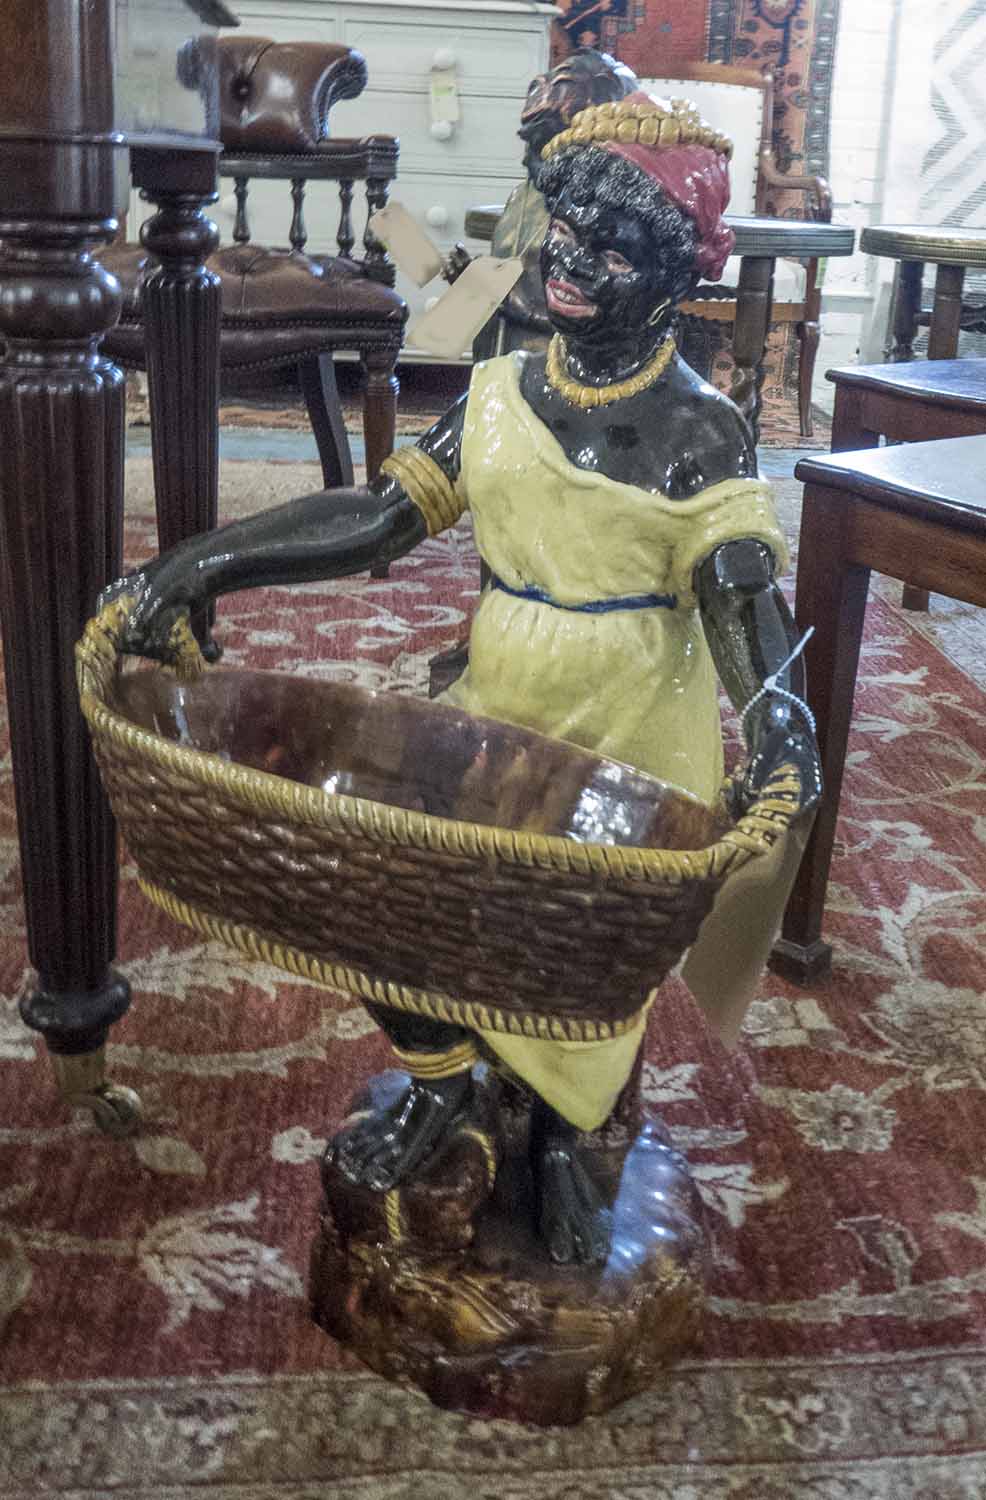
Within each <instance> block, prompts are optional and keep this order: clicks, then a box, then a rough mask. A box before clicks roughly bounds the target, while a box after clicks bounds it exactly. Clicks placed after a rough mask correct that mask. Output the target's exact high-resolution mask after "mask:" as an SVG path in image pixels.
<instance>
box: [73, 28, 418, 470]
mask: <svg viewBox="0 0 986 1500" xmlns="http://www.w3.org/2000/svg"><path fill="white" fill-rule="evenodd" d="M217 46H218V52H219V68H220V107H221V119H220V139H221V140H222V143H223V154H222V156H221V157H220V161H219V171H220V174H221V175H222V176H225V177H232V178H233V179H234V182H235V187H236V199H237V208H238V211H237V217H236V225H235V227H234V231H233V238H234V241H235V243H234V244H233V245H229V246H224V247H223V248H221V249H219V250H217V251H216V252H215V253H214V254H213V255H211V256H210V257H209V260H208V262H207V264H208V268H209V270H210V271H212V272H213V273H214V274H215V275H216V276H217V277H218V278H219V282H220V288H221V295H222V314H221V325H220V379H221V387H222V390H223V391H225V392H227V393H228V392H229V391H230V390H232V389H236V390H237V391H242V390H244V389H245V388H250V389H255V388H260V387H263V385H264V384H268V383H269V382H270V378H271V376H277V374H278V372H281V371H283V370H284V368H285V367H286V366H292V365H294V366H296V367H297V370H298V375H299V379H300V384H301V389H302V392H303V394H304V397H305V401H306V404H307V407H308V414H309V417H310V419H311V423H312V428H313V431H314V435H315V440H316V442H317V445H318V451H319V457H320V459H321V463H322V472H323V475H324V478H325V484H326V486H331V485H336V484H348V483H351V482H352V472H353V471H352V460H351V457H350V453H349V443H348V439H347V437H346V431H345V424H344V422H343V418H342V411H341V407H340V404H339V398H338V394H337V391H336V384H335V372H334V366H333V356H334V354H335V353H336V352H337V351H340V350H342V351H347V352H352V353H355V354H356V355H357V357H358V359H359V361H360V364H361V366H362V369H363V373H364V393H363V422H364V437H365V442H366V463H367V472H368V474H369V475H370V476H371V477H372V476H373V475H374V474H375V473H376V472H377V471H378V470H379V467H380V464H381V463H382V462H383V460H384V458H386V456H387V454H388V453H390V452H391V450H392V448H393V442H394V427H395V418H396V407H397V392H398V385H397V379H396V377H395V374H394V367H395V364H396V362H397V357H398V354H399V352H400V348H401V343H402V340H403V334H404V325H405V322H406V319H407V307H406V305H405V303H404V301H403V299H402V298H401V297H399V296H398V295H397V293H396V292H395V291H394V290H393V282H394V268H393V266H392V264H391V262H390V261H389V259H388V257H387V254H386V251H385V250H384V248H383V246H382V245H381V244H380V243H379V241H377V240H376V239H375V237H374V236H373V235H372V233H371V232H370V231H369V229H367V230H366V232H365V233H364V235H363V253H362V255H361V256H360V257H357V256H355V255H354V253H353V251H354V246H355V243H356V237H355V233H354V230H353V218H352V202H353V192H354V185H355V183H356V182H364V183H365V184H366V200H367V218H369V215H370V214H371V213H372V212H373V211H374V210H375V209H377V208H379V207H382V206H383V205H384V204H385V203H386V201H387V194H388V189H389V184H390V183H391V182H392V181H393V179H394V177H395V176H396V173H397V156H398V142H397V141H396V140H395V139H394V138H393V137H392V136H384V135H380V136H367V137H365V138H363V139H361V140H342V139H338V140H336V139H329V134H328V130H329V111H330V109H331V107H332V105H333V104H334V103H335V101H336V100H337V99H351V98H354V97H355V96H356V95H357V94H359V93H360V92H361V91H362V89H363V88H364V86H365V84H366V63H365V61H364V59H363V57H362V56H361V55H360V53H358V52H355V51H353V50H352V49H351V48H349V47H343V46H330V45H323V44H322V43H318V42H295V43H283V42H272V41H269V40H267V39H266V38H263V37H245V36H239V35H237V36H231V37H222V38H220V39H219V41H218V43H217ZM251 178H277V179H283V180H285V181H288V182H290V183H291V197H292V200H293V214H292V218H291V227H290V231H289V234H288V240H289V246H290V248H284V249H271V248H268V247H261V246H257V245H253V244H251V243H250V231H249V226H248V223H247V215H246V204H247V192H248V182H249V180H250V179H251ZM309 181H316V182H335V183H337V184H338V191H339V199H340V217H339V227H338V231H337V236H336V239H337V244H338V254H337V255H327V254H307V253H306V252H305V245H306V241H307V233H306V230H305V223H304V201H305V191H306V184H307V183H308V182H309ZM101 259H102V262H103V264H104V265H105V267H106V268H107V270H109V271H111V272H112V273H113V274H114V275H115V276H116V277H117V278H118V279H119V281H120V282H121V284H122V287H123V292H124V302H123V312H122V316H121V318H120V322H119V323H118V324H117V326H116V327H115V328H114V329H113V330H112V331H111V332H110V333H109V334H107V336H106V338H105V339H104V341H103V345H104V348H105V350H106V352H107V354H108V355H109V356H110V358H111V359H113V360H115V361H116V362H117V363H118V364H121V365H123V366H124V368H128V369H143V368H144V332H143V327H142V323H141V308H140V287H141V280H142V277H143V275H144V272H145V270H146V269H147V267H148V265H149V264H151V263H152V262H151V259H150V256H149V254H148V252H147V251H146V250H144V249H142V248H141V247H140V246H137V245H114V246H111V247H110V248H109V249H108V250H107V251H106V252H105V254H104V255H103V256H102V257H101ZM154 420H155V411H154V405H153V395H152V407H151V421H152V424H153V422H154Z"/></svg>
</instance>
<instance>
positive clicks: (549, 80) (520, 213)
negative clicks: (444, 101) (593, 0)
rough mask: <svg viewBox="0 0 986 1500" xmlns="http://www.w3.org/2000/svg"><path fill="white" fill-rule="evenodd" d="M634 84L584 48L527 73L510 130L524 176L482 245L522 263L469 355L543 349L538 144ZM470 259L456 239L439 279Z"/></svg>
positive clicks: (624, 70)
mask: <svg viewBox="0 0 986 1500" xmlns="http://www.w3.org/2000/svg"><path fill="white" fill-rule="evenodd" d="M637 87H638V83H637V79H636V77H635V76H634V74H633V73H632V72H631V71H630V69H629V68H628V67H627V66H626V64H625V63H621V62H617V61H616V59H615V58H613V57H610V56H608V54H606V53H604V52H595V51H593V50H592V49H591V48H583V49H582V50H581V51H578V52H575V53H573V54H572V56H571V57H566V58H565V60H564V62H561V63H559V64H558V65H557V66H556V67H554V68H552V69H551V71H550V72H548V73H539V74H538V76H537V77H536V78H535V79H533V80H532V82H531V84H530V87H529V88H528V90H527V97H526V98H525V100H524V108H523V110H522V112H521V116H520V129H519V130H518V132H517V134H518V135H519V136H520V138H521V140H522V141H523V142H524V169H525V171H526V172H527V177H526V179H525V180H524V181H523V182H522V183H520V184H519V185H518V186H517V187H515V188H514V190H513V192H512V193H511V194H510V196H509V198H508V199H507V201H506V203H505V205H504V209H503V215H502V217H501V218H500V221H499V223H498V224H497V226H496V229H495V231H494V234H493V242H492V244H491V246H490V249H491V252H492V254H493V255H496V256H498V257H500V258H501V259H508V258H510V257H512V256H517V257H519V258H520V259H521V260H522V261H523V262H524V270H523V272H522V274H521V277H520V279H519V281H517V283H516V284H515V285H514V286H513V287H512V288H511V290H510V292H509V293H508V294H507V296H506V297H505V298H504V300H503V303H502V304H501V306H500V307H499V309H498V310H497V313H496V315H495V316H494V317H493V318H491V319H490V321H489V323H487V325H486V327H485V328H483V329H481V330H480V332H479V333H478V335H477V336H476V339H475V341H474V343H473V357H474V358H475V359H488V358H489V357H490V356H491V355H493V354H507V353H509V351H510V350H512V349H532V350H535V351H543V349H544V347H545V344H546V343H547V341H548V339H549V338H550V336H551V333H552V327H551V322H550V320H549V318H548V312H547V308H546V307H545V305H544V283H543V282H542V280H541V245H542V242H543V240H544V235H545V231H546V229H547V227H548V209H547V206H546V204H545V201H544V197H543V195H542V194H541V192H540V189H539V187H538V174H539V173H540V170H541V165H542V163H541V152H542V150H543V148H544V147H545V146H546V145H547V144H548V142H549V141H550V140H551V137H552V136H553V135H557V134H558V132H559V131H560V130H565V129H566V128H567V127H568V126H569V125H570V124H571V122H572V118H573V116H574V115H576V114H577V113H578V112H579V111H580V110H583V109H586V108H588V107H589V106H590V105H593V104H606V103H609V102H612V101H615V100H617V99H622V98H624V97H625V96H626V95H627V94H629V93H631V92H632V91H633V90H634V89H635V88H637ZM470 259H471V257H470V255H469V252H468V250H467V249H466V248H465V246H464V245H456V246H455V248H454V249H453V250H452V251H451V253H450V254H449V255H448V256H446V259H445V267H444V275H445V278H446V280H448V281H455V280H456V279H457V278H458V277H459V276H460V275H461V274H462V272H463V271H464V270H465V268H466V266H467V265H468V264H469V262H470Z"/></svg>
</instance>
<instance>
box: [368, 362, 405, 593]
mask: <svg viewBox="0 0 986 1500" xmlns="http://www.w3.org/2000/svg"><path fill="white" fill-rule="evenodd" d="M399 353H400V350H399V349H367V350H364V351H363V353H362V355H361V356H360V364H361V365H362V367H363V375H364V381H365V383H364V386H363V439H364V442H365V444H366V477H367V479H368V480H369V479H375V478H376V477H377V475H378V474H379V472H380V465H381V464H382V463H383V461H384V459H385V458H386V457H387V455H388V454H389V453H393V451H394V433H395V430H396V427H397V393H398V391H399V390H400V385H399V383H398V380H397V376H396V375H395V374H394V366H395V365H396V363H397V356H398V354H399ZM389 572H390V569H389V567H388V566H387V564H386V563H383V564H380V565H378V566H376V567H373V568H371V569H370V577H371V578H386V577H387V575H388V573H389Z"/></svg>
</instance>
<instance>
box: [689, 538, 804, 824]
mask: <svg viewBox="0 0 986 1500" xmlns="http://www.w3.org/2000/svg"><path fill="white" fill-rule="evenodd" d="M695 585H696V593H697V595H698V602H699V609H700V611H701V616H702V624H703V626H704V628H705V636H706V640H707V641H708V643H709V649H710V650H711V652H712V659H713V661H714V663H715V667H716V671H717V672H718V673H719V677H720V679H721V680H722V684H723V686H724V687H725V689H726V692H727V693H728V695H729V700H730V702H731V703H732V705H733V707H734V708H735V709H736V710H737V712H738V713H742V712H743V710H744V709H745V708H746V706H747V704H749V703H750V702H751V700H753V699H754V698H756V700H757V701H756V702H755V703H753V706H752V707H751V708H750V710H749V712H748V713H746V714H744V717H743V725H742V728H743V735H744V738H745V740H746V745H747V749H748V751H749V764H748V767H747V771H746V776H745V778H744V782H743V788H742V799H743V803H744V809H743V810H744V811H745V808H746V807H747V806H749V804H750V803H751V802H752V801H754V799H755V798H756V796H757V793H758V792H759V790H760V789H761V788H762V786H763V785H764V783H765V781H767V780H768V778H769V777H770V775H771V773H772V772H773V771H775V770H776V769H777V768H778V766H780V765H781V764H782V763H783V762H785V761H793V763H794V764H795V765H796V766H797V767H798V770H799V771H800V773H801V800H802V806H803V807H804V808H805V810H807V809H808V808H811V807H814V805H815V803H816V802H817V801H818V799H819V797H820V796H821V790H822V776H821V763H820V760H819V754H818V742H817V740H816V739H815V732H814V729H813V727H812V723H811V720H810V718H809V717H808V715H807V713H806V711H805V709H804V708H802V707H801V706H799V705H800V704H803V703H804V701H805V669H804V663H803V661H802V658H801V656H800V655H798V656H796V657H795V659H794V661H792V662H789V663H788V665H786V666H784V663H785V662H787V661H788V658H789V657H790V655H791V653H792V651H793V650H794V648H795V646H796V645H797V642H798V635H797V632H796V630H795V625H794V620H793V618H792V616H791V611H790V609H789V608H788V605H787V601H786V600H785V598H784V596H783V594H782V593H781V591H780V589H779V588H778V586H777V583H776V581H775V578H774V559H773V555H772V554H771V551H770V549H769V548H768V547H766V546H765V545H764V544H763V542H760V541H755V540H753V539H752V538H740V539H738V540H736V541H729V542H725V543H723V545H722V546H721V547H717V548H716V549H715V551H714V552H713V553H711V555H710V556H709V557H707V558H706V560H705V561H704V562H703V563H702V564H701V566H700V567H699V568H698V570H697V575H696V579H695ZM781 667H783V670H780V671H779V669H780V668H781ZM775 674H776V686H777V688H779V689H781V690H782V691H781V692H778V691H776V689H773V688H766V689H765V690H764V692H763V694H762V695H761V696H760V697H757V695H758V693H760V690H761V688H763V687H764V683H765V681H766V679H767V678H768V677H771V678H773V677H774V676H775ZM785 694H791V695H793V698H795V699H797V700H799V701H798V702H792V700H791V698H789V697H786V696H784V695H785Z"/></svg>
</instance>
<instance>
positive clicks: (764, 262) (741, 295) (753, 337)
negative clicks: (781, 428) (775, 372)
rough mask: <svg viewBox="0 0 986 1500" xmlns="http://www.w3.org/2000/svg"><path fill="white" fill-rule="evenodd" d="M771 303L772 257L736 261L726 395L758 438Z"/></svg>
mask: <svg viewBox="0 0 986 1500" xmlns="http://www.w3.org/2000/svg"><path fill="white" fill-rule="evenodd" d="M773 300H774V257H773V256H768V255H744V256H743V259H742V261H741V262H740V274H739V286H738V289H737V298H736V322H735V324H734V325H733V360H734V363H735V366H736V368H735V371H734V374H733V388H732V390H731V391H730V393H729V394H730V395H731V396H732V398H733V400H734V401H735V402H736V405H737V406H738V407H739V409H740V411H741V412H742V413H743V415H744V417H745V418H746V420H747V421H748V422H749V424H750V429H751V431H752V433H753V441H754V443H757V442H758V441H759V439H760V407H761V399H760V382H761V380H762V378H763V360H764V354H765V352H766V348H767V334H768V332H769V330H770V311H771V307H772V305H773Z"/></svg>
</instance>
